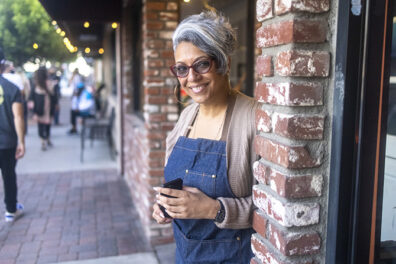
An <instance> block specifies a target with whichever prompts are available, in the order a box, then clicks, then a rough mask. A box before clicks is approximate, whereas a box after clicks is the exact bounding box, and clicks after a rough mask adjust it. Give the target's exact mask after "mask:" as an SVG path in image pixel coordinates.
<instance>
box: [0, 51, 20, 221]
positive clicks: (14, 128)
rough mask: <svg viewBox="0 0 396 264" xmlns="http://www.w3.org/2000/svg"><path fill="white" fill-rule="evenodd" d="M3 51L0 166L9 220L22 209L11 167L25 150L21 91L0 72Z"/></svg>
mask: <svg viewBox="0 0 396 264" xmlns="http://www.w3.org/2000/svg"><path fill="white" fill-rule="evenodd" d="M4 62H5V59H4V54H3V51H2V50H1V48H0V120H1V122H0V169H1V175H2V177H3V188H4V196H5V197H4V202H5V205H6V212H5V214H4V217H5V221H6V222H13V221H15V220H16V219H17V218H18V217H19V216H21V215H22V213H23V205H22V204H20V203H18V201H17V194H18V187H17V180H16V173H15V167H16V163H17V160H18V159H20V158H22V157H23V156H24V154H25V134H24V121H23V105H22V95H21V92H20V91H19V89H18V87H17V86H16V85H14V84H13V83H11V82H10V81H8V80H7V79H5V78H4V77H3V76H2V73H3V70H4V66H5V65H4Z"/></svg>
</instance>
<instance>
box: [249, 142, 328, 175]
mask: <svg viewBox="0 0 396 264" xmlns="http://www.w3.org/2000/svg"><path fill="white" fill-rule="evenodd" d="M254 147H255V150H256V153H257V154H259V155H260V156H261V157H262V158H264V159H266V160H268V161H271V162H273V163H275V164H278V165H280V166H283V167H285V168H289V169H302V168H314V167H318V166H320V165H321V153H319V154H318V156H319V157H318V158H313V157H312V156H311V155H310V153H309V152H308V150H307V149H306V148H305V146H303V145H299V146H288V145H284V144H281V143H279V142H275V141H272V140H270V139H266V138H264V137H261V136H256V137H255V140H254Z"/></svg>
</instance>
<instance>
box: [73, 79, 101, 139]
mask: <svg viewBox="0 0 396 264" xmlns="http://www.w3.org/2000/svg"><path fill="white" fill-rule="evenodd" d="M70 116H71V120H70V121H71V124H72V128H71V129H70V130H69V134H76V133H77V117H82V118H93V117H95V98H94V95H93V91H92V90H90V89H87V88H86V87H85V84H84V83H83V82H81V83H79V84H78V85H77V92H76V93H75V94H74V95H73V98H72V107H71V111H70Z"/></svg>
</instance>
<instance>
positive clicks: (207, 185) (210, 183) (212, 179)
mask: <svg viewBox="0 0 396 264" xmlns="http://www.w3.org/2000/svg"><path fill="white" fill-rule="evenodd" d="M216 178H217V175H215V174H209V173H205V172H199V171H195V170H190V169H189V170H186V172H185V175H184V180H183V185H186V186H190V187H196V188H198V189H200V190H201V191H202V192H203V193H205V194H206V195H207V196H209V197H211V198H217V196H216Z"/></svg>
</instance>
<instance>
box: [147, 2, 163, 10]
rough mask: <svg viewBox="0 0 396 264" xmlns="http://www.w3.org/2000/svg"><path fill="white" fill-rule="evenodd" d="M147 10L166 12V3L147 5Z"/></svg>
mask: <svg viewBox="0 0 396 264" xmlns="http://www.w3.org/2000/svg"><path fill="white" fill-rule="evenodd" d="M146 8H147V10H165V8H166V3H165V2H148V3H146Z"/></svg>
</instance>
